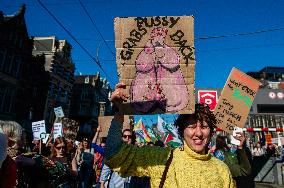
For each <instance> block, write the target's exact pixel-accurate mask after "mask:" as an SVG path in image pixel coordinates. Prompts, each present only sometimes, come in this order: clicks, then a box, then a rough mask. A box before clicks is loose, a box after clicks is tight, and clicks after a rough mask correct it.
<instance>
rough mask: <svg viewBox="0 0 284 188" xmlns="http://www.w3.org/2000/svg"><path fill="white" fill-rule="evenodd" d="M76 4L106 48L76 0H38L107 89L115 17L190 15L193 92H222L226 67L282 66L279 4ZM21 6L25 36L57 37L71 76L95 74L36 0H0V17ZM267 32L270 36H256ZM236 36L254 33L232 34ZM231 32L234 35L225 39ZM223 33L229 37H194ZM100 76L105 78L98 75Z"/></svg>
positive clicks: (120, 0) (254, 0)
mask: <svg viewBox="0 0 284 188" xmlns="http://www.w3.org/2000/svg"><path fill="white" fill-rule="evenodd" d="M81 1H82V3H83V4H84V5H85V7H86V9H87V10H88V12H89V14H90V16H91V18H92V19H93V21H94V22H95V23H96V26H97V28H98V29H99V31H100V32H101V34H102V35H103V38H104V39H105V40H106V42H107V44H108V46H109V48H110V50H109V48H108V47H107V46H106V45H105V43H104V42H103V40H102V38H101V36H100V35H99V33H98V32H97V30H96V29H95V26H94V25H93V24H92V22H91V21H90V19H89V18H88V16H87V15H86V13H85V12H84V10H83V8H82V7H81V5H80V3H79V1H78V0H61V1H55V0H48V1H47V0H42V2H43V3H44V4H45V6H46V7H47V8H48V9H49V10H50V11H51V12H52V13H53V14H54V15H55V16H56V17H57V19H58V20H60V22H61V23H62V24H63V25H64V26H65V27H66V28H67V29H68V30H69V31H70V32H71V33H72V34H73V35H74V36H75V37H76V39H77V40H78V41H79V42H80V43H81V44H82V45H83V46H84V47H85V48H86V49H87V50H88V51H89V52H90V53H91V54H92V55H93V56H94V57H96V56H97V54H98V57H99V60H100V61H101V63H102V67H103V68H104V70H105V71H106V73H107V79H108V80H109V81H110V82H111V85H112V86H113V85H114V84H115V83H117V82H118V78H117V76H116V75H117V74H116V63H115V57H114V56H113V54H112V53H111V52H110V51H112V52H115V48H114V26H113V19H114V18H115V17H128V16H159V15H160V16H166V15H168V16H181V15H193V16H194V18H195V23H194V24H195V30H194V35H195V38H196V40H195V48H196V54H195V55H196V81H195V86H196V87H197V88H201V87H203V88H204V87H210V88H222V87H223V86H224V84H225V81H226V78H227V77H228V74H229V73H230V71H231V69H232V67H237V68H238V69H240V70H242V71H243V72H247V71H259V70H260V69H262V68H263V67H264V66H284V23H283V20H284V11H283V10H284V1H283V0H250V1H246V0H238V1H225V0H215V1H210V0H207V1H205V0H195V1H190V0H187V1H186V0H171V1H167V0H148V1H147V0H128V1H126V0H117V1H114V0H109V1H108V0H81ZM23 3H25V4H26V6H27V10H26V14H25V17H26V23H27V27H28V32H29V35H30V36H56V37H57V38H58V39H67V40H68V41H69V43H71V45H72V46H73V51H72V58H73V60H74V63H75V65H76V74H79V72H81V73H82V74H96V73H97V71H100V72H101V70H100V69H99V67H98V66H97V65H96V64H95V62H94V61H92V60H91V59H90V57H88V56H87V55H86V53H85V52H84V51H83V50H82V49H81V48H80V47H79V46H78V45H77V44H76V43H75V42H74V41H73V40H72V39H71V38H70V37H69V36H68V34H67V33H66V32H65V31H64V30H63V29H62V28H61V27H60V26H59V25H58V24H57V23H56V22H55V21H54V20H53V18H52V17H51V16H50V15H49V14H48V13H47V12H46V11H45V10H44V9H43V8H42V7H41V6H40V4H39V3H38V2H37V0H26V1H24V0H13V1H11V0H4V1H3V0H0V10H2V11H3V12H4V13H5V14H6V15H11V14H14V13H15V12H17V10H18V9H19V6H20V5H21V4H23ZM275 29H276V30H275ZM268 30H270V32H261V33H258V32H257V31H268ZM271 30H273V31H271ZM242 33H254V34H249V35H238V34H242ZM232 34H237V35H236V36H231V35H232ZM223 35H227V36H229V37H224V38H216V39H206V40H201V39H198V38H200V37H207V36H223ZM101 75H102V76H103V77H104V76H105V74H104V73H101Z"/></svg>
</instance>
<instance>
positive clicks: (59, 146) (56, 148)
mask: <svg viewBox="0 0 284 188" xmlns="http://www.w3.org/2000/svg"><path fill="white" fill-rule="evenodd" d="M50 159H51V160H52V161H53V162H55V163H56V162H58V163H60V164H62V165H64V168H65V169H67V171H66V173H64V174H62V176H61V177H59V178H57V179H55V180H53V181H57V182H56V184H57V185H58V184H59V185H58V186H61V187H74V186H75V181H74V180H75V177H76V175H77V163H76V158H75V157H73V158H72V156H71V155H70V154H67V142H66V140H65V138H64V137H58V138H56V139H55V140H54V143H53V147H52V151H51V156H50Z"/></svg>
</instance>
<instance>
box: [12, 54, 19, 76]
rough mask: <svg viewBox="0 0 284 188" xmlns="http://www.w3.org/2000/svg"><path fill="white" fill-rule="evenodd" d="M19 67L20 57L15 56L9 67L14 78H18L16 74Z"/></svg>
mask: <svg viewBox="0 0 284 188" xmlns="http://www.w3.org/2000/svg"><path fill="white" fill-rule="evenodd" d="M19 66H20V57H19V56H16V57H15V58H14V61H12V65H11V67H12V68H11V74H12V76H14V77H18V72H19Z"/></svg>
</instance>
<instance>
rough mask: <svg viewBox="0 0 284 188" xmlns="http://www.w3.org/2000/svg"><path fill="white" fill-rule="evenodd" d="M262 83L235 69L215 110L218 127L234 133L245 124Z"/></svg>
mask: <svg viewBox="0 0 284 188" xmlns="http://www.w3.org/2000/svg"><path fill="white" fill-rule="evenodd" d="M259 85H260V83H259V82H258V81H256V80H255V79H253V78H251V77H250V76H248V75H246V74H245V73H242V72H241V71H239V70H238V69H236V68H233V69H232V71H231V73H230V75H229V78H228V79H227V82H226V84H225V86H224V88H223V91H222V94H221V97H220V99H219V101H218V104H217V107H216V108H215V111H214V114H215V116H216V119H217V127H219V128H221V129H223V130H224V131H226V132H228V133H232V131H233V130H234V127H235V126H237V127H241V128H243V127H244V126H245V122H246V119H247V116H248V113H249V111H250V108H251V105H252V103H253V100H254V97H255V95H256V93H257V90H258V88H259Z"/></svg>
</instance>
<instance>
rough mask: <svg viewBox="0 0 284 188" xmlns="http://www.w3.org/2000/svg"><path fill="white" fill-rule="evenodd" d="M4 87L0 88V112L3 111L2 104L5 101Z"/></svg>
mask: <svg viewBox="0 0 284 188" xmlns="http://www.w3.org/2000/svg"><path fill="white" fill-rule="evenodd" d="M5 92H6V87H4V86H0V112H2V111H3V104H4V100H5Z"/></svg>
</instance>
